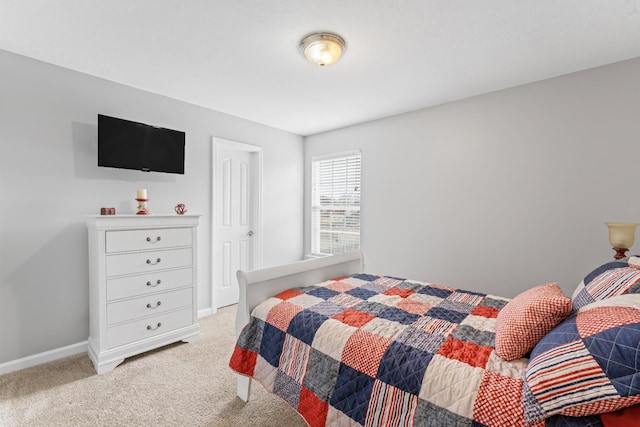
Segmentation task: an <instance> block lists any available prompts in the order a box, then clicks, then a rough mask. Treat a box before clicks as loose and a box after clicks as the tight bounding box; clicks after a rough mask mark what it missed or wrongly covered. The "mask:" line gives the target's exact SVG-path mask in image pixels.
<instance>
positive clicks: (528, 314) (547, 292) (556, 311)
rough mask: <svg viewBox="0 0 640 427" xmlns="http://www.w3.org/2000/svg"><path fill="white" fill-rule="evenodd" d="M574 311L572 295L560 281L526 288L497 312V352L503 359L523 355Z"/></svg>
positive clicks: (517, 357) (511, 358) (513, 358)
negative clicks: (563, 287) (560, 284)
mask: <svg viewBox="0 0 640 427" xmlns="http://www.w3.org/2000/svg"><path fill="white" fill-rule="evenodd" d="M571 310H572V302H571V298H568V297H566V296H565V295H564V293H563V292H562V289H560V287H559V286H558V284H557V283H546V284H544V285H539V286H536V287H535V288H532V289H529V290H527V291H524V292H523V293H521V294H520V295H518V296H517V297H515V298H514V299H512V300H511V301H509V302H508V303H507V305H505V306H504V308H503V309H502V310H500V312H499V313H498V317H497V319H496V353H497V354H498V356H500V357H501V358H502V359H504V360H515V359H519V358H521V357H523V356H524V355H526V354H527V353H529V352H530V351H531V350H533V347H535V345H536V344H537V343H538V341H540V340H541V339H542V337H544V336H545V335H546V334H547V333H548V332H549V331H551V330H552V329H553V328H555V327H556V326H557V325H558V323H560V322H561V321H563V320H564V319H565V318H566V317H567V316H569V314H571Z"/></svg>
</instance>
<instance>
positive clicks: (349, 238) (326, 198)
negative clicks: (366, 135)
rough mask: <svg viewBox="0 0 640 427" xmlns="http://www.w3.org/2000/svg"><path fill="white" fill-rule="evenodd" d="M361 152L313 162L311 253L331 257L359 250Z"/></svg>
mask: <svg viewBox="0 0 640 427" xmlns="http://www.w3.org/2000/svg"><path fill="white" fill-rule="evenodd" d="M360 164H361V162H360V152H352V153H343V154H339V155H336V156H332V157H323V158H321V159H314V160H313V161H312V172H311V174H312V175H311V180H312V182H311V187H312V195H311V197H312V199H311V200H312V202H311V252H312V253H313V254H314V255H333V254H340V253H344V252H349V251H351V250H354V249H358V248H359V247H360Z"/></svg>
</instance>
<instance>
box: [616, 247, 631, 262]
mask: <svg viewBox="0 0 640 427" xmlns="http://www.w3.org/2000/svg"><path fill="white" fill-rule="evenodd" d="M613 250H614V251H616V254H615V255H614V256H613V257H614V258H615V259H622V258H625V257H626V255H625V254H624V253H625V252H627V251H628V250H629V248H613Z"/></svg>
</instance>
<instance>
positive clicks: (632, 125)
mask: <svg viewBox="0 0 640 427" xmlns="http://www.w3.org/2000/svg"><path fill="white" fill-rule="evenodd" d="M355 148H360V149H361V151H362V162H363V166H362V168H363V169H362V180H363V181H362V206H361V208H362V249H363V250H364V253H365V261H366V269H367V271H369V272H374V273H383V274H391V275H399V276H403V277H409V278H413V279H420V280H425V281H432V282H438V283H442V284H446V285H451V286H455V287H459V288H465V289H470V290H476V291H484V292H490V293H494V294H498V295H504V296H508V297H513V296H515V295H516V294H518V293H519V292H521V291H523V290H525V289H527V288H529V287H532V286H535V285H537V284H540V283H544V282H550V281H556V282H558V283H559V284H560V286H561V287H562V288H563V290H564V291H565V293H571V292H573V289H574V288H575V286H576V285H577V284H578V282H579V281H580V280H581V279H582V277H583V276H584V275H585V274H587V273H588V272H589V271H590V270H591V269H592V268H593V267H595V266H597V265H599V264H601V263H602V262H604V261H607V260H609V259H613V258H612V256H613V251H612V250H611V249H610V247H609V244H608V238H607V230H606V227H605V225H604V222H605V221H631V222H636V221H637V222H640V197H638V196H637V194H636V193H637V191H636V186H635V181H636V180H637V179H638V170H639V168H638V166H639V164H640V163H639V162H640V59H635V60H630V61H626V62H621V63H617V64H613V65H609V66H606V67H601V68H597V69H592V70H588V71H584V72H579V73H575V74H571V75H567V76H563V77H560V78H555V79H551V80H546V81H542V82H538V83H534V84H530V85H526V86H521V87H517V88H513V89H508V90H504V91H500V92H495V93H491V94H487V95H483V96H478V97H474V98H470V99H467V100H463V101H459V102H454V103H450V104H447V105H443V106H439V107H436V108H428V109H424V110H420V111H416V112H412V113H407V114H403V115H399V116H395V117H390V118H386V119H382V120H377V121H373V122H369V123H365V124H361V125H358V126H353V127H349V128H344V129H340V130H336V131H332V132H327V133H323V134H318V135H314V136H310V137H307V138H306V139H305V164H306V165H307V167H308V166H309V164H310V161H311V158H312V157H313V156H316V155H320V154H323V153H329V152H333V151H345V150H351V149H355ZM305 188H310V187H309V175H308V173H307V174H306V187H305ZM309 203H310V201H309V199H308V197H306V198H305V206H306V209H308V206H309ZM307 216H308V215H307ZM305 230H306V232H305V237H306V239H305V240H306V243H305V246H306V249H307V250H308V248H309V224H308V221H307V222H305ZM632 252H633V251H632ZM638 252H640V251H638Z"/></svg>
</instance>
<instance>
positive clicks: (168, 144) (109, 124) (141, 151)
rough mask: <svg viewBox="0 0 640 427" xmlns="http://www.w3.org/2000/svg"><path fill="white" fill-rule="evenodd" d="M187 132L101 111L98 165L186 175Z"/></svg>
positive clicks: (99, 116)
mask: <svg viewBox="0 0 640 427" xmlns="http://www.w3.org/2000/svg"><path fill="white" fill-rule="evenodd" d="M184 141H185V133H184V132H181V131H177V130H172V129H165V128H159V127H155V126H150V125H146V124H143V123H137V122H132V121H129V120H124V119H118V118H116V117H109V116H104V115H102V114H98V166H104V167H110V168H121V169H135V170H141V171H146V172H152V171H153V172H166V173H178V174H184Z"/></svg>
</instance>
